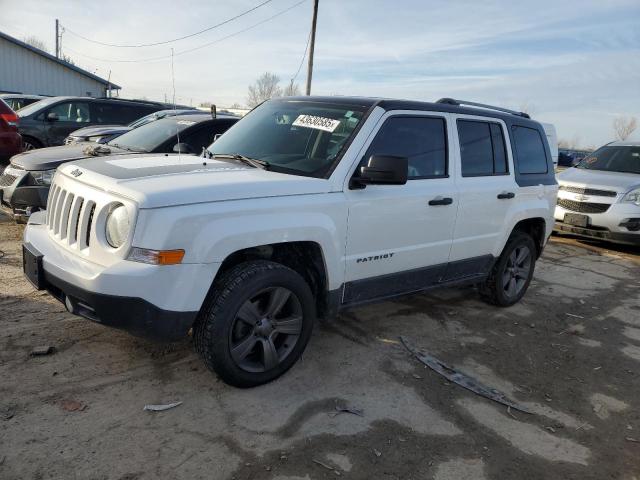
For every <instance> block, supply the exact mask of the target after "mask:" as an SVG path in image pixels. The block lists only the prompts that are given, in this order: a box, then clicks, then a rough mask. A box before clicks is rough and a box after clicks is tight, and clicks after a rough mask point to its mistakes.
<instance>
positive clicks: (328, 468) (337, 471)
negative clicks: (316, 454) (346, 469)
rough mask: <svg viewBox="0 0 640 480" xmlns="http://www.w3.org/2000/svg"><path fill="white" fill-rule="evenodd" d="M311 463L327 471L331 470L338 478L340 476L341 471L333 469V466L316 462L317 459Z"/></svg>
mask: <svg viewBox="0 0 640 480" xmlns="http://www.w3.org/2000/svg"><path fill="white" fill-rule="evenodd" d="M311 461H312V462H313V463H317V464H318V465H320V466H321V467H324V468H326V469H327V470H331V471H332V472H333V473H335V474H336V475H337V476H340V470H338V469H336V468H334V467H332V466H331V465H327V464H326V463H324V462H321V461H320V460H316V459H315V458H312V459H311Z"/></svg>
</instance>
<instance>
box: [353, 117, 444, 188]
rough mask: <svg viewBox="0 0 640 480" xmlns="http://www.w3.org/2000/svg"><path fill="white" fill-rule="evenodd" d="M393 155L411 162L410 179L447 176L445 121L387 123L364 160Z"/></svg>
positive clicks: (419, 119) (408, 119) (422, 119)
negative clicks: (376, 156) (373, 156)
mask: <svg viewBox="0 0 640 480" xmlns="http://www.w3.org/2000/svg"><path fill="white" fill-rule="evenodd" d="M372 155H391V156H396V157H407V158H408V159H409V177H408V178H409V179H419V178H430V177H442V176H445V175H446V174H447V140H446V127H445V121H444V119H443V118H429V117H392V118H389V119H388V120H386V121H385V122H384V125H382V127H381V128H380V130H379V131H378V133H377V134H376V137H375V139H374V140H373V142H372V143H371V145H370V146H369V149H368V150H367V153H366V154H365V156H364V158H363V162H366V161H367V160H368V159H369V158H370V157H371V156H372Z"/></svg>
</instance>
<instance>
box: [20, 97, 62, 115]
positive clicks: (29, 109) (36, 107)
mask: <svg viewBox="0 0 640 480" xmlns="http://www.w3.org/2000/svg"><path fill="white" fill-rule="evenodd" d="M58 100H60V97H50V98H45V99H44V100H40V101H38V102H35V103H32V104H31V105H27V106H26V107H24V108H21V109H20V116H21V117H28V116H29V115H31V114H32V113H36V112H39V111H40V110H41V109H42V108H44V107H47V106H49V105H51V104H52V103H56V102H57V101H58Z"/></svg>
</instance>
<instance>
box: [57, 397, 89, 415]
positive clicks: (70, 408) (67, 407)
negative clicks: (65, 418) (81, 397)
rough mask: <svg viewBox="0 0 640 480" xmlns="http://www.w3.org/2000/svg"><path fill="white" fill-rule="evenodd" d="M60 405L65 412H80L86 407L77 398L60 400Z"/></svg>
mask: <svg viewBox="0 0 640 480" xmlns="http://www.w3.org/2000/svg"><path fill="white" fill-rule="evenodd" d="M60 406H61V407H62V409H63V410H64V411H65V412H81V411H83V410H84V409H86V408H87V406H86V405H84V404H82V403H80V402H78V401H77V400H70V399H65V400H62V402H60Z"/></svg>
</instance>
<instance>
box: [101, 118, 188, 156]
mask: <svg viewBox="0 0 640 480" xmlns="http://www.w3.org/2000/svg"><path fill="white" fill-rule="evenodd" d="M176 118H178V117H170V118H162V119H160V120H158V121H156V122H151V123H148V124H146V125H143V126H141V127H138V128H134V129H133V130H131V131H129V132H127V133H123V134H122V135H120V136H119V137H116V138H114V139H113V140H111V141H110V142H108V145H113V146H115V147H120V148H124V149H128V150H133V151H138V152H152V151H153V150H155V149H156V148H158V147H160V146H161V145H162V144H163V143H164V142H166V141H167V140H170V139H175V136H176V134H177V133H178V132H181V131H183V130H184V129H186V128H189V127H191V126H193V125H195V124H196V122H194V121H191V120H182V119H180V120H177V119H176ZM176 143H178V142H177V141H176ZM171 148H173V145H171Z"/></svg>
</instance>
